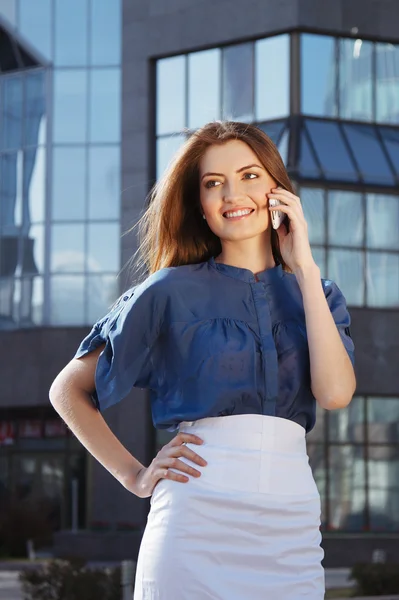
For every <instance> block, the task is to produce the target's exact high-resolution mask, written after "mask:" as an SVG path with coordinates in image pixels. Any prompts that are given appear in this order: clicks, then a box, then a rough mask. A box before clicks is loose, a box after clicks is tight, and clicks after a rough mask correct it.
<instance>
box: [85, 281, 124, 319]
mask: <svg viewBox="0 0 399 600" xmlns="http://www.w3.org/2000/svg"><path fill="white" fill-rule="evenodd" d="M117 297H118V279H117V276H116V274H115V275H105V274H104V273H96V274H95V275H88V277H87V286H86V307H87V313H88V314H87V322H88V323H89V324H90V323H95V321H97V320H98V319H100V318H101V317H103V316H104V315H105V314H106V313H107V312H108V311H109V309H110V307H111V306H112V304H113V303H114V302H115V300H116V298H117Z"/></svg>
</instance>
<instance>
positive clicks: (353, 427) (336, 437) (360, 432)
mask: <svg viewBox="0 0 399 600" xmlns="http://www.w3.org/2000/svg"><path fill="white" fill-rule="evenodd" d="M364 430H365V410H364V398H363V397H361V396H354V397H353V398H352V400H351V402H350V404H349V406H347V407H346V408H341V409H340V410H330V411H329V413H328V435H329V440H330V441H332V442H352V443H364Z"/></svg>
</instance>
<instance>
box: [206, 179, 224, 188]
mask: <svg viewBox="0 0 399 600" xmlns="http://www.w3.org/2000/svg"><path fill="white" fill-rule="evenodd" d="M216 183H220V182H219V181H215V180H213V179H210V180H209V181H207V182H206V184H205V187H206V188H211V187H215V186H214V185H213V184H216Z"/></svg>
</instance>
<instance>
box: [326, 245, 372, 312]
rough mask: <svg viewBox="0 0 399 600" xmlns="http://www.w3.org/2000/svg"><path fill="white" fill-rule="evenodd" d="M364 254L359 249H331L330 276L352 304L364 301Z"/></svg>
mask: <svg viewBox="0 0 399 600" xmlns="http://www.w3.org/2000/svg"><path fill="white" fill-rule="evenodd" d="M363 265H364V255H363V252H358V251H357V250H329V251H328V278H329V279H332V280H333V281H335V282H336V283H337V285H338V286H339V287H340V289H341V291H342V292H343V294H344V296H345V298H346V301H347V303H348V304H351V305H352V306H362V305H363V303H364V279H363V273H364V267H363Z"/></svg>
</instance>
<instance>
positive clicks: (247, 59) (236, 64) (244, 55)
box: [222, 43, 254, 122]
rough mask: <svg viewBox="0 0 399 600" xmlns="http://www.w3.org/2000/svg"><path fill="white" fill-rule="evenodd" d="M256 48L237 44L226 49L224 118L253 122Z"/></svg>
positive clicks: (223, 52)
mask: <svg viewBox="0 0 399 600" xmlns="http://www.w3.org/2000/svg"><path fill="white" fill-rule="evenodd" d="M253 55H254V47H253V44H252V43H250V44H237V45H234V46H229V47H228V48H224V49H223V51H222V57H223V97H222V103H223V106H222V117H223V119H231V120H234V121H244V122H250V121H253V107H254V97H253V93H254V61H253Z"/></svg>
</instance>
